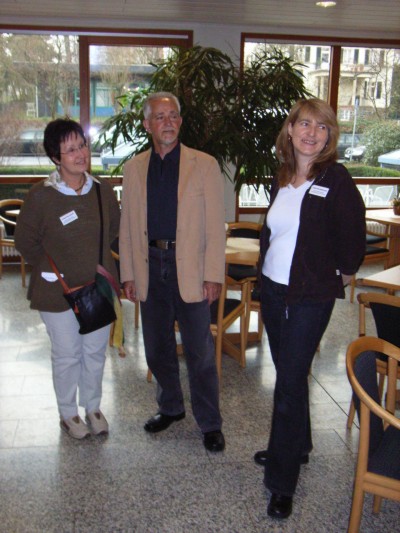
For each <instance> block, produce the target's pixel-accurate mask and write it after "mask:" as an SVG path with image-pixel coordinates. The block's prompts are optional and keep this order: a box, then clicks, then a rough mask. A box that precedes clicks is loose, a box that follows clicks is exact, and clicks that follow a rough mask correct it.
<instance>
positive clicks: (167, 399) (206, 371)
mask: <svg viewBox="0 0 400 533" xmlns="http://www.w3.org/2000/svg"><path fill="white" fill-rule="evenodd" d="M140 309H141V316H142V327H143V339H144V345H145V352H146V359H147V364H148V366H149V368H150V370H151V371H152V373H153V374H154V377H155V378H156V380H157V402H158V406H159V412H160V413H163V414H165V415H171V416H172V415H177V414H179V413H182V412H183V411H184V403H183V394H182V388H181V384H180V379H179V361H178V359H177V354H176V340H175V329H174V324H175V320H177V321H178V325H179V332H180V334H181V338H182V344H183V347H184V353H185V359H186V364H187V367H188V374H189V386H190V397H191V403H192V410H193V415H194V417H195V419H196V422H197V424H198V425H199V427H200V429H201V431H202V432H203V433H206V432H208V431H215V430H219V429H221V424H222V419H221V415H220V411H219V382H218V375H217V369H216V364H215V348H214V342H213V338H212V335H211V331H210V307H209V305H208V302H207V300H203V301H201V302H195V303H186V302H184V301H183V300H182V298H181V295H180V293H179V286H178V277H177V272H176V260H175V250H160V249H158V248H153V247H150V248H149V291H148V295H147V299H146V301H145V302H141V304H140Z"/></svg>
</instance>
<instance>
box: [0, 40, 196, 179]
mask: <svg viewBox="0 0 400 533" xmlns="http://www.w3.org/2000/svg"><path fill="white" fill-rule="evenodd" d="M125 33H126V32H125ZM176 45H180V46H191V45H192V32H190V31H189V32H185V31H175V30H174V31H170V32H160V31H158V32H157V31H146V30H140V34H137V35H135V33H134V32H132V31H131V32H129V35H120V36H114V37H111V36H98V35H96V36H95V35H87V32H86V33H85V35H78V34H76V35H74V34H72V33H68V34H66V33H63V32H57V31H56V30H55V31H54V32H52V33H49V31H48V30H46V31H42V33H40V32H39V31H38V33H37V34H32V33H31V32H29V33H26V34H23V33H19V32H18V33H12V32H4V31H3V33H1V34H0V84H1V93H0V174H2V173H5V172H6V171H7V172H8V171H9V170H10V168H11V167H14V168H17V169H18V173H19V174H43V173H47V171H48V167H49V165H51V163H50V162H49V160H48V159H47V157H45V155H44V151H43V145H42V141H43V131H44V128H45V126H46V124H47V123H48V122H49V121H50V120H52V119H54V118H56V117H60V116H66V115H67V116H69V117H71V118H73V119H75V120H78V121H80V122H81V124H82V126H83V127H84V130H85V132H86V133H87V134H88V135H89V136H90V138H91V140H92V144H93V158H92V166H95V167H97V166H98V168H96V170H97V171H98V170H102V169H103V165H102V162H101V149H102V146H101V145H100V143H99V142H97V140H98V138H97V136H96V134H97V132H98V131H99V129H100V127H101V126H102V124H103V122H104V120H105V119H107V118H108V117H110V116H111V115H112V114H113V113H115V112H116V111H119V109H118V104H117V99H118V96H120V95H121V94H123V93H124V92H126V91H128V90H135V88H136V87H143V86H146V85H147V84H148V80H149V77H150V76H151V72H152V71H153V70H154V66H153V64H154V63H157V60H158V59H163V58H165V57H166V55H167V54H168V51H169V50H170V49H171V46H176ZM51 166H52V165H51Z"/></svg>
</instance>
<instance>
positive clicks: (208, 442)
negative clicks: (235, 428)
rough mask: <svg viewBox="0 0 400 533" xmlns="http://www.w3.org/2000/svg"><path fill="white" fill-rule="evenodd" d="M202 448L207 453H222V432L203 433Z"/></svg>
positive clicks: (223, 442) (223, 439)
mask: <svg viewBox="0 0 400 533" xmlns="http://www.w3.org/2000/svg"><path fill="white" fill-rule="evenodd" d="M203 436H204V440H203V442H204V447H205V448H206V449H207V450H208V451H209V452H222V451H223V450H224V449H225V438H224V435H223V433H222V431H209V432H208V433H204V435H203Z"/></svg>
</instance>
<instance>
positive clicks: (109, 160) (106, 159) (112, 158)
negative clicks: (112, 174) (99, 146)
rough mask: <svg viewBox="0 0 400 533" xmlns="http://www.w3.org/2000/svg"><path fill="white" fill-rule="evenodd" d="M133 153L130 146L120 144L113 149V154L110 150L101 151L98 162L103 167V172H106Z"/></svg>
mask: <svg viewBox="0 0 400 533" xmlns="http://www.w3.org/2000/svg"><path fill="white" fill-rule="evenodd" d="M132 152H133V146H132V144H127V143H121V144H118V145H117V146H116V147H115V150H114V152H113V151H112V149H111V148H108V149H106V150H103V151H102V152H101V156H100V161H101V164H102V166H103V170H107V169H108V167H110V166H117V165H119V163H120V162H121V160H122V159H124V157H126V156H128V155H130V154H131V153H132Z"/></svg>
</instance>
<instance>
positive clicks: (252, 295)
mask: <svg viewBox="0 0 400 533" xmlns="http://www.w3.org/2000/svg"><path fill="white" fill-rule="evenodd" d="M248 290H249V299H248V309H247V312H246V332H247V336H249V335H250V333H251V332H250V318H251V312H252V311H255V312H256V313H257V320H258V323H257V332H256V340H257V341H258V342H260V341H261V339H262V336H263V331H264V324H263V321H262V316H261V302H260V290H259V288H258V287H257V286H255V287H253V288H251V287H249V289H248Z"/></svg>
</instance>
